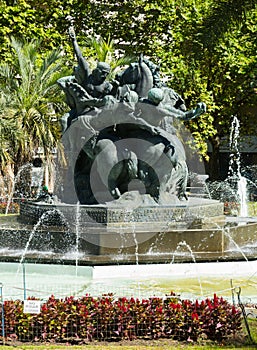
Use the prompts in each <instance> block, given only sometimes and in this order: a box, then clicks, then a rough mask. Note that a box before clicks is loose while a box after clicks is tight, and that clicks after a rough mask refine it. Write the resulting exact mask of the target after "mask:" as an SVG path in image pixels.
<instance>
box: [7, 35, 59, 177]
mask: <svg viewBox="0 0 257 350" xmlns="http://www.w3.org/2000/svg"><path fill="white" fill-rule="evenodd" d="M10 43H11V47H12V49H13V51H14V58H13V63H12V64H11V65H8V64H1V65H0V88H1V98H2V105H1V107H2V108H1V112H0V116H1V118H2V124H3V122H4V123H5V133H4V135H5V136H3V137H2V136H1V140H2V145H1V146H2V147H1V150H0V161H1V164H2V163H3V161H11V160H13V161H14V162H15V165H16V171H17V169H18V167H19V166H20V165H22V164H23V163H24V162H28V161H30V160H31V159H32V157H33V154H34V152H35V150H36V149H38V148H40V149H41V150H42V152H43V156H44V157H46V158H47V157H48V156H49V155H50V154H51V152H52V150H53V148H54V147H55V145H56V142H57V139H58V137H59V127H58V125H57V123H56V122H54V120H56V118H57V116H56V113H55V110H56V108H57V107H58V106H60V104H61V100H60V92H59V89H58V87H57V85H56V81H57V79H58V78H59V77H61V76H63V75H65V72H64V70H65V69H63V67H64V65H63V62H62V55H61V51H60V50H59V49H55V50H53V51H50V52H47V53H46V54H45V56H44V58H40V57H39V49H40V41H38V40H32V41H31V42H25V43H22V42H20V41H17V40H16V39H14V38H11V41H10ZM14 125H15V127H14ZM19 131H22V134H21V133H20V134H21V135H18V133H19ZM15 134H16V137H15ZM17 136H19V137H17ZM4 140H5V142H4ZM10 140H12V144H13V145H14V144H15V152H11V150H9V151H6V145H5V143H6V142H7V143H10Z"/></svg>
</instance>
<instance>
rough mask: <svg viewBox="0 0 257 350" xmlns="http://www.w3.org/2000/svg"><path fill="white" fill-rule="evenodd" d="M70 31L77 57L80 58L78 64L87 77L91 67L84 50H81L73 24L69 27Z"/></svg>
mask: <svg viewBox="0 0 257 350" xmlns="http://www.w3.org/2000/svg"><path fill="white" fill-rule="evenodd" d="M68 32H69V37H70V39H71V42H72V46H73V49H74V52H75V55H76V58H77V60H78V65H79V67H80V68H81V69H82V70H83V72H85V74H86V78H87V77H88V75H89V74H90V68H89V65H88V63H87V61H86V60H85V58H84V57H83V55H82V52H81V50H80V47H79V45H78V42H77V39H76V34H75V31H74V28H73V26H71V27H69V30H68Z"/></svg>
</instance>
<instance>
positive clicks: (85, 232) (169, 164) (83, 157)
mask: <svg viewBox="0 0 257 350" xmlns="http://www.w3.org/2000/svg"><path fill="white" fill-rule="evenodd" d="M70 37H71V40H72V42H73V44H74V48H75V53H76V55H77V56H78V57H80V58H81V53H80V51H78V50H79V48H78V45H77V42H76V37H75V34H74V32H73V29H72V28H71V29H70ZM85 67H86V65H84V66H83V67H80V70H79V69H78V70H76V71H75V75H72V76H69V77H64V78H62V79H60V80H59V81H58V84H59V86H60V87H61V88H62V89H63V90H64V92H65V94H66V97H67V103H68V105H69V107H70V111H69V112H68V113H66V114H65V115H64V116H63V118H62V127H63V136H62V144H61V145H60V148H62V149H63V150H64V153H65V156H66V160H67V164H68V165H67V167H65V166H63V164H62V163H60V162H59V163H58V162H57V168H56V172H57V175H56V178H57V179H61V180H62V181H61V182H60V183H56V188H55V193H54V196H53V197H51V198H50V197H49V198H47V199H46V200H43V201H25V202H24V203H21V206H20V216H19V218H18V221H14V222H13V223H10V219H8V220H6V219H4V218H1V221H2V225H1V230H0V246H1V251H0V259H1V260H2V261H5V262H11V261H12V262H17V263H23V262H24V261H26V263H27V264H29V263H35V262H36V263H37V264H38V263H44V264H57V265H58V264H60V263H61V264H65V265H67V264H70V265H75V266H76V269H78V268H80V267H82V266H85V267H88V266H94V267H96V266H99V267H103V266H105V265H115V266H117V265H127V264H131V265H132V266H134V265H138V266H140V265H144V264H153V265H154V264H160V263H163V264H164V263H166V264H168V265H169V264H170V263H173V264H174V265H176V264H177V263H180V262H182V263H190V264H191V263H192V264H193V265H197V264H198V263H200V262H210V261H220V262H224V261H235V260H242V259H243V260H250V259H254V258H255V255H256V247H254V244H255V242H257V230H256V227H257V226H256V222H255V220H253V219H252V220H251V218H247V217H246V216H245V222H246V225H238V222H232V221H233V220H231V221H230V222H229V223H228V222H227V221H228V220H227V218H226V217H225V216H224V203H223V202H221V201H219V200H216V199H211V198H206V196H202V195H201V194H202V193H203V192H204V194H205V195H206V189H207V186H206V183H205V181H206V178H207V176H206V175H205V174H204V170H203V169H201V171H199V169H200V168H201V166H200V165H199V164H197V165H195V163H196V162H195V158H194V157H192V159H193V160H190V161H188V160H187V159H186V153H188V152H185V146H184V144H182V142H181V140H180V138H179V137H178V136H177V130H176V129H175V127H174V125H175V121H179V120H182V121H183V120H190V119H192V118H197V117H198V116H199V115H201V114H202V113H204V112H205V105H204V103H199V104H198V105H197V106H196V108H195V109H192V110H190V111H187V110H186V109H185V106H184V101H183V100H182V98H181V96H179V95H178V94H177V93H176V92H175V91H173V90H172V89H170V88H167V87H166V86H164V85H163V84H162V83H161V81H160V77H159V73H158V72H159V71H158V69H159V68H158V67H157V66H156V65H154V64H153V63H152V62H150V61H149V60H147V59H145V58H144V57H143V56H141V57H140V58H139V60H138V62H134V63H133V64H131V65H130V66H129V67H128V68H127V69H126V70H124V71H121V72H120V73H119V74H118V75H117V76H116V78H115V81H112V82H110V81H107V80H105V78H106V75H107V73H108V71H109V67H108V65H107V64H106V63H103V62H99V63H98V66H97V68H96V69H95V70H94V71H93V72H86V71H85ZM81 69H82V71H81ZM83 69H84V71H83ZM79 72H80V73H79ZM82 76H83V77H84V78H83V79H84V80H83V79H82ZM85 77H87V79H89V80H90V83H88V81H87V82H86V80H85ZM89 77H90V78H89ZM103 77H104V78H103ZM81 79H82V80H81ZM97 79H100V82H98V83H95V80H96V81H97ZM106 91H107V93H106ZM180 134H181V135H182V136H184V137H188V136H185V135H187V134H186V132H185V133H184V134H183V128H182V127H181V128H180ZM184 141H187V140H185V139H184ZM184 143H185V144H186V142H184ZM191 153H192V152H191ZM58 161H59V160H58ZM196 169H197V171H196ZM238 169H239V168H238ZM189 171H190V172H197V173H198V174H197V176H196V178H198V180H199V181H196V182H198V185H199V183H200V187H198V190H199V191H198V192H197V191H195V188H196V187H195V186H189V187H188V183H189V182H190V176H189ZM199 173H200V174H199ZM193 187H194V188H193ZM241 215H242V216H243V215H245V214H243V213H242V214H241ZM233 242H236V244H233ZM250 246H252V247H253V248H252V249H249V247H250ZM183 247H184V248H185V247H187V249H184V250H183V251H182V248H183ZM244 248H246V249H244ZM73 273H74V274H76V272H73ZM170 273H173V272H170ZM199 284H200V285H201V284H202V282H199ZM201 289H202V288H201Z"/></svg>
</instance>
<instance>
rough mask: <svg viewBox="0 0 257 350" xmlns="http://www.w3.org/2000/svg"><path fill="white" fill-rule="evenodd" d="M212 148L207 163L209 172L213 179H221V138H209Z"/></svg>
mask: <svg viewBox="0 0 257 350" xmlns="http://www.w3.org/2000/svg"><path fill="white" fill-rule="evenodd" d="M209 141H210V143H211V147H212V150H211V152H210V153H209V156H210V159H209V162H208V164H207V165H206V169H207V173H208V175H209V179H210V180H211V181H216V180H220V160H219V147H220V139H219V137H218V136H215V137H213V138H212V139H210V140H209Z"/></svg>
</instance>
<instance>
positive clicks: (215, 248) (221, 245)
mask: <svg viewBox="0 0 257 350" xmlns="http://www.w3.org/2000/svg"><path fill="white" fill-rule="evenodd" d="M46 213H49V215H45V214H46ZM42 216H44V220H42V222H41V223H40V225H38V222H39V221H40V220H41V218H42ZM228 221H229V222H228ZM233 221H235V220H233V219H231V220H228V219H227V218H225V216H224V215H223V203H220V202H218V201H215V200H207V199H203V198H189V201H185V202H181V203H180V205H179V206H178V205H173V206H172V205H170V206H149V205H142V206H141V207H136V208H132V209H130V210H128V209H126V208H125V207H115V206H107V205H106V206H103V205H99V206H85V205H82V206H77V205H65V204H58V205H52V204H48V203H38V202H28V203H23V204H22V205H21V213H20V216H18V217H16V221H15V220H14V219H13V220H12V222H10V223H9V225H8V220H7V222H6V219H5V222H4V219H3V218H0V223H1V229H0V247H1V250H0V259H1V260H2V261H19V259H20V257H21V256H22V252H23V251H24V248H25V246H26V243H27V242H28V240H29V238H30V235H31V232H33V229H34V226H33V225H34V224H35V223H36V222H37V224H36V225H37V229H36V230H35V232H34V233H33V237H32V239H31V241H30V244H29V247H28V249H27V251H26V256H25V259H26V261H36V262H45V263H60V262H63V263H66V264H74V260H76V261H77V262H78V263H79V265H91V266H95V265H105V264H106V265H114V264H133V263H139V264H144V263H167V262H168V263H169V262H171V261H176V262H191V261H193V260H197V261H224V260H242V259H244V260H246V259H253V258H255V257H256V251H257V245H256V242H257V233H256V232H257V222H255V221H253V220H250V219H249V222H243V224H242V223H240V222H233Z"/></svg>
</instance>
